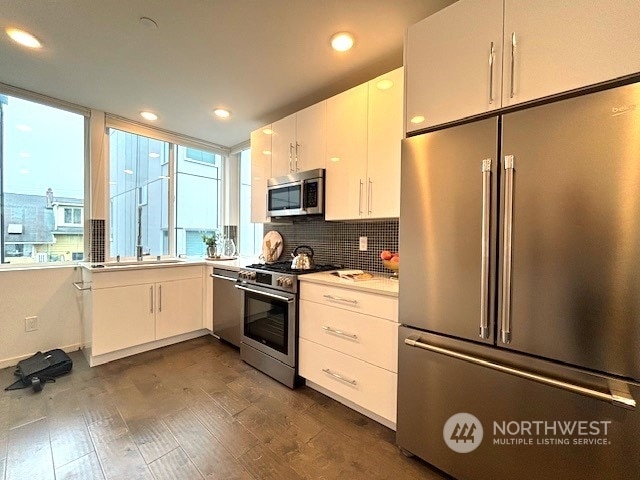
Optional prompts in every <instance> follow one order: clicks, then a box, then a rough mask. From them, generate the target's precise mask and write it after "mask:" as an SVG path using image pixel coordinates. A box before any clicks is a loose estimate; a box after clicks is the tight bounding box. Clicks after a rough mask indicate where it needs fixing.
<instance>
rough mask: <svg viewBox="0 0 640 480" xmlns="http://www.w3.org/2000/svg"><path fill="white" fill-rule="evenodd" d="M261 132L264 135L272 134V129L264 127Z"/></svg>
mask: <svg viewBox="0 0 640 480" xmlns="http://www.w3.org/2000/svg"><path fill="white" fill-rule="evenodd" d="M262 133H264V134H265V135H273V130H271V129H270V128H265V129H264V130H262Z"/></svg>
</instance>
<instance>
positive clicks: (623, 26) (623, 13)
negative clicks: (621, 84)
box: [480, 0, 640, 107]
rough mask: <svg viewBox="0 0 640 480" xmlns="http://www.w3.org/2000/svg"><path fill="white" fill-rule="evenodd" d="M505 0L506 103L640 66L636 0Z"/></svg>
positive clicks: (629, 71)
mask: <svg viewBox="0 0 640 480" xmlns="http://www.w3.org/2000/svg"><path fill="white" fill-rule="evenodd" d="M483 1H484V0H482V1H481V2H480V3H482V2H483ZM504 5H505V7H504V60H503V89H502V95H503V101H502V105H503V106H504V107H506V106H509V105H514V104H517V103H522V102H526V101H529V100H534V99H537V98H542V97H546V96H548V95H553V94H556V93H560V92H566V91H568V90H573V89H576V88H580V87H584V86H587V85H593V84H595V83H599V82H604V81H606V80H611V79H614V78H618V77H622V76H625V75H629V74H633V73H637V72H640V2H639V1H638V0H613V1H608V2H594V1H593V0H571V1H565V2H562V1H542V2H540V1H538V2H531V1H529V0H505V2H504ZM514 36H515V51H514V52H513V74H512V68H511V65H512V45H513V38H514ZM512 87H513V90H512Z"/></svg>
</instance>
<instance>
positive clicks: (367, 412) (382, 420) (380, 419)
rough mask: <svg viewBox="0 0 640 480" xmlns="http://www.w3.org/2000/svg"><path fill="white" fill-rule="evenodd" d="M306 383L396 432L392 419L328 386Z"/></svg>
mask: <svg viewBox="0 0 640 480" xmlns="http://www.w3.org/2000/svg"><path fill="white" fill-rule="evenodd" d="M306 384H307V387H309V388H313V389H314V390H316V391H318V392H320V393H322V394H323V395H326V396H327V397H329V398H333V399H334V400H335V401H337V402H340V403H341V404H343V405H345V406H347V407H349V408H350V409H352V410H355V411H356V412H358V413H361V414H362V415H364V416H365V417H369V418H370V419H372V420H375V421H376V422H378V423H380V424H382V425H384V426H385V427H387V428H390V429H391V430H393V431H394V432H395V431H396V424H395V422H392V421H391V420H387V419H386V418H384V417H381V416H380V415H378V414H376V413H373V412H372V411H370V410H367V409H366V408H363V407H361V406H360V405H358V404H356V403H353V402H352V401H351V400H347V399H346V398H344V397H342V396H340V395H338V394H337V393H334V392H332V391H331V390H327V389H326V388H324V387H321V386H320V385H318V384H317V383H313V382H310V381H309V380H307V381H306Z"/></svg>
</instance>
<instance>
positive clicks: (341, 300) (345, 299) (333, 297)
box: [323, 295, 358, 305]
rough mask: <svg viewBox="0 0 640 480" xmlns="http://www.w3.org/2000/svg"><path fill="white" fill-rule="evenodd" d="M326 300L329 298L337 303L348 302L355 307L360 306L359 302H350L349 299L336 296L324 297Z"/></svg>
mask: <svg viewBox="0 0 640 480" xmlns="http://www.w3.org/2000/svg"><path fill="white" fill-rule="evenodd" d="M323 297H324V298H328V299H329V300H335V301H336V302H347V303H353V304H354V305H357V304H358V301H357V300H350V299H348V298H342V297H336V296H334V295H323Z"/></svg>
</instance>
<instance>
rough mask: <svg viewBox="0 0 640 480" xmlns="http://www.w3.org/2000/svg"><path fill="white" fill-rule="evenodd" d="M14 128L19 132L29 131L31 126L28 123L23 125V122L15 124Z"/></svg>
mask: <svg viewBox="0 0 640 480" xmlns="http://www.w3.org/2000/svg"><path fill="white" fill-rule="evenodd" d="M16 128H17V129H18V130H20V131H21V132H30V131H31V127H30V126H29V125H25V124H24V123H21V124H19V125H16Z"/></svg>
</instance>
